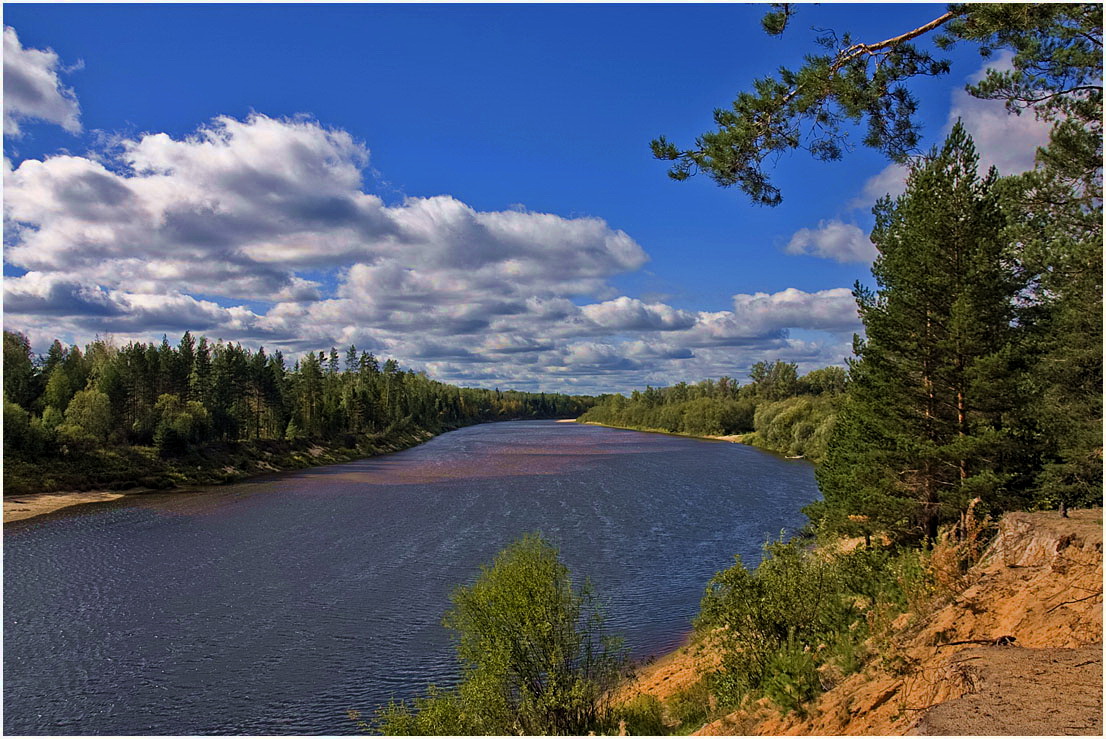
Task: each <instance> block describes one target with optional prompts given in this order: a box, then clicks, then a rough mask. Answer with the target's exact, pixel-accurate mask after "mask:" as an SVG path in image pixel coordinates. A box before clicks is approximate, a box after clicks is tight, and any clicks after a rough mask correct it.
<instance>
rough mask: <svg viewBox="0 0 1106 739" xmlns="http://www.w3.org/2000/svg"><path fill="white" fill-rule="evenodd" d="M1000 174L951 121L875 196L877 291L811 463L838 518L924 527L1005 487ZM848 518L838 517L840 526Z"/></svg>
mask: <svg viewBox="0 0 1106 739" xmlns="http://www.w3.org/2000/svg"><path fill="white" fill-rule="evenodd" d="M997 181H998V178H997V174H996V173H995V172H994V170H992V171H991V172H990V173H989V174H988V175H987V176H986V177H984V178H982V179H981V178H980V177H979V176H978V174H977V156H976V154H975V147H974V145H973V144H972V141H971V138H970V137H969V136H968V135H967V133H966V132H965V130H964V128H963V127H962V126H960V125H959V124H957V125H956V126H955V127H954V128H953V130H952V132H951V133H950V135H949V137H948V139H947V140H946V141H945V144H944V146H943V148H942V149H941V151H940V152H934V153H933V154H931V156H930V157H929V158H928V159H927V160H926V161H924V162H923V163H921V164H919V165H918V166H916V167H915V168H914V170H913V171H912V173H911V175H910V177H909V179H908V182H907V191H906V193H905V194H904V195H902V196H901V197H900V198H898V199H897V200H894V201H892V200H890V199H884V200H883V201H881V202H880V203H879V204H877V206H876V208H875V214H876V227H875V230H874V231H873V233H872V241H873V242H874V243H875V244H876V246H877V248H878V249H879V251H880V255H879V257H878V258H877V259H876V261H875V264H874V265H873V266H872V273H873V275H874V277H875V280H876V283H877V285H878V288H877V290H875V291H872V290H869V289H866V288H864V287H862V286H860V285H859V284H858V285H857V288H856V290H855V294H856V298H857V304H858V306H859V308H860V314H861V318H862V320H863V322H864V326H865V330H866V334H867V336H866V338H865V339H864V340H859V339H858V340H857V342H856V347H855V352H856V355H857V357H858V360H857V361H856V362H854V364H853V366H852V368H851V377H850V380H851V383H850V385H851V388H850V393H849V402H848V404H847V408H846V411H845V413H843V414H842V415H843V418H842V420H841V422H840V423H839V426H838V429H837V431H836V432H835V435H834V439H833V441H832V442H831V445H830V449H831V451H830V454H829V457H828V458H827V460H826V463H825V465H824V467H823V468H822V469H820V470H819V472H818V478H819V484H820V485H821V488H822V491H823V494H824V499H825V500H824V504H823V505H822V506H821V507H816V509H815V510H816V512H818V513H821V514H823V515H826V516H827V517H828V518H830V519H831V520H833V521H834V522H836V523H838V524H843V523H844V521H846V520H850V519H849V518H848V517H849V516H850V515H851V516H852V517H853V518H852V519H851V520H852V521H869V522H878V523H879V524H880V526H881V527H882V528H884V529H890V530H892V531H895V532H897V533H899V534H906V535H913V536H924V537H925V538H926V539H928V540H932V539H933V538H934V537H935V536H936V533H937V526H938V525H939V523H941V522H942V521H943V520H949V519H951V518H954V517H955V516H956V515H957V514H958V513H959V512H960V511H962V510H963V509H964V508H966V506H967V504H968V502H969V501H970V500H971V499H973V498H976V497H978V498H980V499H982V501H983V502H984V507H986V506H987V505H988V504H990V505H1003V504H1004V503H1003V502H1001V501H1003V500H1004V499H1005V497H1007V496H1009V495H1010V493H1011V491H1010V490H1009V489H1008V482H1009V479H1008V478H1009V469H1008V466H1009V465H1010V464H1012V463H1010V462H1009V459H1010V458H1011V457H1014V456H1016V455H1014V454H1013V453H1012V452H1011V449H1010V445H1011V441H1010V439H1011V434H1010V429H1008V428H1006V425H1007V421H1008V418H1009V411H1010V410H1011V409H1012V407H1013V406H1014V405H1015V404H1016V402H1017V399H1016V397H1012V395H1011V393H1010V392H1009V388H1008V387H1007V385H1006V384H1005V383H1004V382H1002V381H1001V380H1003V379H1004V378H1009V377H1010V375H1011V371H1012V368H1011V365H1012V361H1013V360H1012V356H1013V353H1012V352H1011V350H1010V347H1011V342H1012V341H1013V340H1014V331H1015V327H1014V325H1013V323H1012V320H1013V315H1014V314H1013V302H1014V299H1015V297H1016V296H1017V294H1018V293H1019V290H1020V288H1022V287H1023V285H1020V284H1019V283H1018V280H1016V279H1015V272H1014V271H1012V270H1010V269H1009V268H1008V266H1007V263H1006V262H1007V259H1006V257H1007V249H1006V247H1005V245H1004V242H1003V240H1002V238H1001V237H1002V233H1003V229H1004V225H1005V220H1004V215H1003V210H1002V207H1001V200H1000V198H999V196H998V189H997V188H996V187H995V185H996V182H997ZM842 527H843V528H844V527H845V526H843V525H842Z"/></svg>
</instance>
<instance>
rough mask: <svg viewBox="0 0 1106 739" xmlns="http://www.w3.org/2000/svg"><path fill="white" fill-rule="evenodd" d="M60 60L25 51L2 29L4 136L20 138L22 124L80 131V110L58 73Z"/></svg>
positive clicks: (44, 53)
mask: <svg viewBox="0 0 1106 739" xmlns="http://www.w3.org/2000/svg"><path fill="white" fill-rule="evenodd" d="M60 71H61V60H60V59H59V58H58V55H57V54H56V53H55V52H54V51H53V50H52V49H30V48H24V46H23V44H21V43H20V42H19V36H18V35H17V34H16V32H15V29H14V28H12V27H11V26H4V135H5V136H19V135H20V133H21V131H20V128H19V122H20V121H21V120H28V119H35V120H40V121H46V122H47V123H56V124H58V125H59V126H61V127H62V128H64V129H65V130H66V131H69V132H70V133H80V131H81V106H80V104H79V103H78V102H77V97H76V95H74V93H73V91H72V90H71V89H69V88H67V87H65V86H64V85H63V84H62V82H61V78H60V77H59V76H58V73H59V72H60Z"/></svg>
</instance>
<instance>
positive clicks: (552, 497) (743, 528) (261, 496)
mask: <svg viewBox="0 0 1106 739" xmlns="http://www.w3.org/2000/svg"><path fill="white" fill-rule="evenodd" d="M815 495H816V491H815V487H814V480H813V474H812V471H811V468H810V466H809V465H807V464H806V463H803V462H794V461H787V460H782V459H779V458H777V457H774V456H772V455H769V454H765V453H763V452H759V451H757V450H755V449H751V448H748V447H743V446H740V445H736V444H728V443H724V442H707V441H700V440H693V439H685V438H680V437H671V436H663V435H656V434H641V433H635V432H630V431H619V430H613V429H605V428H598V427H592V426H580V425H575V424H557V423H553V422H547V421H526V422H511V423H498V424H488V425H484V426H476V427H471V428H467V429H462V430H460V431H455V432H452V433H450V434H445V435H443V436H440V437H437V438H435V439H432V440H431V441H429V442H427V443H426V444H424V445H422V446H419V447H416V448H414V449H410V450H407V451H405V452H401V453H399V454H394V455H389V456H386V457H378V458H374V459H368V460H363V461H359V462H353V463H350V464H344V465H336V466H332V467H325V468H317V469H313V470H305V471H302V472H296V473H289V474H281V475H272V476H269V477H265V478H257V479H255V480H253V481H250V482H247V483H243V484H239V485H234V486H228V487H221V488H213V489H209V490H200V491H196V492H194V493H176V494H152V495H143V496H133V497H128V498H126V499H124V500H121V501H117V502H114V503H107V504H103V505H98V506H89V507H84V508H79V509H69V510H67V511H61V512H59V513H57V514H53V515H51V516H47V517H43V518H39V519H33V520H30V521H27V522H23V523H17V524H9V525H7V526H5V535H4V606H5V609H4V729H5V732H6V733H9V734H12V733H19V734H168V733H172V734H220V733H224V734H225V733H230V734H239V733H246V734H350V733H355V727H354V725H353V724H352V722H351V721H350V720H349V719H348V718H347V717H346V711H347V710H348V709H359V710H362V711H369V710H371V709H372V708H373V707H374V706H376V705H378V704H380V703H383V702H385V701H387V700H388V699H389V698H390V697H392V696H398V697H402V696H408V695H411V694H413V693H414V692H417V691H418V690H419V689H420V688H422V687H423V686H424V685H425V684H426V683H427V682H431V681H436V682H438V683H439V684H444V683H448V682H449V681H450V680H451V679H452V678H453V675H454V672H453V662H452V649H451V648H450V643H449V634H448V632H446V630H445V629H444V628H442V627H441V625H440V619H441V615H442V613H443V611H444V610H445V608H446V607H447V606H448V595H449V591H450V590H451V589H452V588H453V587H454V586H456V585H457V584H458V583H461V582H467V581H471V579H472V578H473V577H474V576H475V575H476V573H477V572H478V571H479V566H480V564H481V563H484V562H487V561H489V560H490V559H491V558H492V557H493V556H494V555H495V553H496V552H498V551H499V550H500V549H502V548H503V547H504V546H506V545H507V544H508V543H510V542H511V541H512V540H514V539H515V538H517V537H518V536H520V535H521V534H523V533H525V532H528V531H539V530H540V531H542V532H543V533H544V534H545V535H546V536H547V537H548V538H549V539H550V540H551V541H553V542H554V543H555V544H556V545H557V546H558V547H559V548H560V549H561V552H562V555H563V557H564V559H565V560H566V562H567V563H568V565H569V566H570V567H571V568H572V570H573V572H574V573H578V574H579V575H580V576H584V575H586V576H588V577H590V578H591V579H592V581H593V582H594V583H595V585H596V588H597V590H598V591H599V592H600V594H601V595H602V596H603V597H604V598H605V600H606V602H607V610H608V614H609V621H610V623H611V625H612V627H613V628H614V629H615V630H617V631H619V632H621V633H622V634H624V635H625V636H626V638H627V642H628V643H629V645H630V646H631V647H632V649H633V651H634V653H635V654H636V655H637V656H639V657H640V656H645V655H648V654H653V653H658V652H660V651H664V650H667V649H670V648H672V647H673V646H675V645H676V644H677V643H678V642H679V641H680V639H681V638H682V637H683V635H684V634H685V633H686V631H687V629H688V625H689V619H690V618H691V616H693V615H694V613H695V612H696V610H697V608H698V602H699V597H700V596H701V594H702V591H703V586H704V585H705V583H706V581H707V580H708V579H709V577H710V576H711V575H712V574H713V573H714V572H715V571H717V570H719V569H721V568H723V567H726V566H728V565H729V564H731V563H732V561H733V555H734V554H735V553H740V554H741V555H742V557H743V558H744V559H745V560H746V561H756V559H757V556H758V554H759V550H760V546H761V545H762V544H763V542H764V541H765V540H766V539H768V538H770V537H774V536H777V535H778V534H779V533H780V531H781V529H785V528H787V529H794V528H795V527H797V526H798V525H801V524H802V522H803V518H802V515H801V514H800V513H799V509H800V508H801V506H802V505H804V504H805V503H807V502H809V501H810V500H812V499H813V498H814V497H815Z"/></svg>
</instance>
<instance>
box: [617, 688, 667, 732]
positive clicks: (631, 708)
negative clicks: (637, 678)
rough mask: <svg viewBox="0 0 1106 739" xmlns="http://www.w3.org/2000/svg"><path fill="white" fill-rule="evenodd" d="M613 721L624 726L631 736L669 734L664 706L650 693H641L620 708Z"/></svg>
mask: <svg viewBox="0 0 1106 739" xmlns="http://www.w3.org/2000/svg"><path fill="white" fill-rule="evenodd" d="M612 719H613V720H614V722H616V723H619V724H620V725H624V726H625V729H626V734H627V735H629V736H663V735H665V734H667V733H669V732H668V726H667V725H666V724H665V722H664V704H663V703H661V702H660V700H658V699H657V697H656V696H655V695H650V694H649V693H639V694H638V695H635V696H634V697H633V698H631V699H630V700H628V701H626V702H625V703H623V704H622V705H620V706H618V707H617V708H616V709H614V713H613V715H612Z"/></svg>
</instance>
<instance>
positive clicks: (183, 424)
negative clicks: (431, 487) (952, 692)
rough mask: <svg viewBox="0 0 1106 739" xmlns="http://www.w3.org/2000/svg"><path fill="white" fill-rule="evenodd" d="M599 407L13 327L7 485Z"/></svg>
mask: <svg viewBox="0 0 1106 739" xmlns="http://www.w3.org/2000/svg"><path fill="white" fill-rule="evenodd" d="M590 403H591V399H590V398H587V397H575V396H567V395H560V394H556V393H523V392H518V391H514V390H507V391H501V390H498V389H496V390H486V389H474V388H460V387H456V386H453V385H448V384H445V383H441V382H437V381H435V380H431V379H430V378H428V377H427V376H426V375H424V374H420V373H417V372H413V371H410V370H403V369H402V368H401V367H400V366H399V364H398V363H397V362H396V361H395V360H393V359H387V360H385V361H384V362H383V363H381V362H380V361H378V360H377V358H376V357H375V356H374V355H373V354H372V353H371V352H364V351H362V352H358V351H357V349H356V347H353V346H351V347H349V349H347V350H346V352H345V354H344V356H341V355H339V353H338V351H337V349H334V348H332V349H331V350H330V351H329V353H327V352H322V351H320V352H317V353H316V352H308V353H306V354H304V355H303V357H302V358H301V359H299V360H297V361H295V362H293V363H292V366H291V367H288V365H287V362H286V361H285V359H284V357H283V355H282V354H281V353H280V352H279V351H277V352H273V353H272V354H267V353H266V352H265V349H264V347H261V348H259V349H257V350H256V351H254V350H252V349H249V348H243V347H242V346H241V345H239V344H232V343H227V342H222V341H218V342H214V343H213V342H209V341H208V339H207V338H206V337H203V336H201V337H200V339H199V340H198V341H197V340H196V339H194V338H193V336H192V334H191V333H190V332H185V334H184V335H183V336H182V337H181V339H180V341H179V342H178V343H177V345H176V346H172V345H171V344H170V343H169V341H168V339H167V338H163V340H162V341H161V343H160V344H156V343H150V344H145V343H141V342H139V343H135V342H132V343H128V344H127V345H126V346H123V347H116V346H114V345H113V344H112V343H110V342H107V341H103V340H96V341H93V342H91V343H89V344H88V345H87V346H86V347H85V349H84V350H83V351H82V350H81V349H80V348H79V347H77V346H70V347H65V346H64V345H62V343H61V342H60V341H56V340H55V341H54V342H53V344H52V345H51V347H50V349H49V351H48V352H47V353H46V354H45V355H44V356H37V357H36V356H34V354H33V352H32V351H31V347H30V343H29V342H28V340H27V338H26V337H25V336H23V335H22V334H19V333H16V332H11V331H5V332H4V452H5V465H4V483H5V488H6V489H7V490H8V492H30V491H34V492H45V491H49V490H51V489H84V488H86V487H88V486H91V485H101V486H108V487H118V486H123V487H133V486H135V485H136V484H142V485H145V486H152V487H167V486H170V485H171V484H173V483H174V482H186V481H198V482H219V481H222V479H221V478H220V477H218V476H216V477H214V478H212V477H210V475H208V474H201V475H199V476H198V477H197V475H195V474H193V473H190V472H189V473H188V474H187V475H186V476H185V477H184V478H182V477H181V475H182V474H183V473H185V471H186V470H191V469H194V468H195V467H196V466H199V467H201V468H202V470H201V472H203V473H211V472H212V471H213V470H214V469H216V468H220V467H224V466H226V463H227V461H228V457H227V453H228V452H233V453H234V454H236V455H237V457H238V458H241V457H245V458H247V459H248V458H250V457H257V456H258V455H259V454H260V455H264V456H265V457H266V461H267V462H268V463H269V464H275V466H276V467H282V466H286V465H282V464H281V463H280V460H279V456H280V455H287V454H289V453H290V452H294V451H297V450H299V451H302V450H303V449H307V448H310V447H312V446H316V445H319V444H322V445H324V446H330V447H333V448H335V449H341V450H347V451H348V453H346V454H341V455H339V458H342V459H345V458H352V456H356V454H357V453H358V452H360V453H361V454H362V455H364V454H367V453H373V452H375V451H384V450H391V449H394V448H399V447H397V446H396V444H397V443H399V444H400V446H409V445H410V444H411V443H415V442H416V441H417V440H421V438H425V437H426V435H428V434H435V433H439V432H441V431H445V430H449V429H453V428H458V427H460V426H465V425H468V424H472V423H482V422H486V421H498V420H510V419H526V418H564V417H568V418H573V417H575V416H577V415H579V414H580V413H581V412H582V411H583V410H584V409H586V408H587V407H588V405H590ZM274 442H281V443H274ZM273 455H277V458H274V456H273ZM331 459H333V457H332V458H331ZM322 461H324V460H320V461H319V462H317V463H321V462H322ZM325 461H329V459H328V460H325ZM293 466H303V465H302V464H298V465H296V464H293ZM162 473H165V474H162ZM174 478H176V479H175V480H174ZM231 479H233V477H232V478H231ZM136 481H141V482H140V483H139V482H136Z"/></svg>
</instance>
